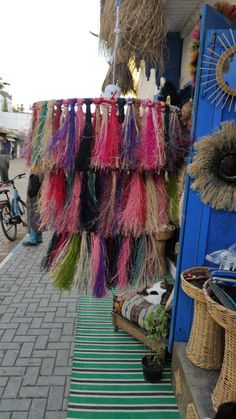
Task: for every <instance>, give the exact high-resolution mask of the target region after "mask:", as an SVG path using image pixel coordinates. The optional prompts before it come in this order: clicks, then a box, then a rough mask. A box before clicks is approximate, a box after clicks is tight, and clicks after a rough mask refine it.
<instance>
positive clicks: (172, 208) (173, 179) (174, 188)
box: [167, 174, 179, 223]
mask: <svg viewBox="0 0 236 419" xmlns="http://www.w3.org/2000/svg"><path fill="white" fill-rule="evenodd" d="M167 194H168V197H169V217H170V219H171V221H172V222H173V223H176V222H177V223H178V220H179V197H178V178H177V176H176V175H172V174H169V175H168V182H167Z"/></svg>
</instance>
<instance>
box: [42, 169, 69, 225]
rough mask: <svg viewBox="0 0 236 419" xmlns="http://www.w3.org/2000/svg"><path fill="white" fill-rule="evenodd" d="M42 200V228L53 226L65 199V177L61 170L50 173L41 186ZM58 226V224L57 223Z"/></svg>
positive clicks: (59, 217) (59, 218)
mask: <svg viewBox="0 0 236 419" xmlns="http://www.w3.org/2000/svg"><path fill="white" fill-rule="evenodd" d="M42 193H43V202H42V205H41V226H42V228H44V227H45V228H48V229H50V228H53V227H54V226H55V224H56V222H57V224H59V223H58V220H61V214H62V212H63V210H64V204H65V201H66V178H65V175H64V173H63V172H62V171H59V172H57V173H53V172H52V173H50V175H49V177H47V178H46V179H45V180H44V182H43V186H42ZM58 227H59V228H60V226H59V225H58Z"/></svg>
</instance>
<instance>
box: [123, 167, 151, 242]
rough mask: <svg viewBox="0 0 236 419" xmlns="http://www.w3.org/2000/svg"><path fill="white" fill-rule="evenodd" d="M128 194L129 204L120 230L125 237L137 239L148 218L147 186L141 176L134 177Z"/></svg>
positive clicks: (134, 175) (124, 211)
mask: <svg viewBox="0 0 236 419" xmlns="http://www.w3.org/2000/svg"><path fill="white" fill-rule="evenodd" d="M127 194H128V197H127V202H126V204H125V206H124V209H123V211H122V214H121V216H120V220H119V229H120V230H121V231H122V232H123V234H124V235H128V234H133V235H134V236H135V237H137V236H139V235H140V234H141V233H142V230H143V227H144V223H145V218H146V197H145V186H144V182H143V179H142V176H141V175H140V174H138V173H134V174H133V175H132V179H131V182H130V184H129V190H127Z"/></svg>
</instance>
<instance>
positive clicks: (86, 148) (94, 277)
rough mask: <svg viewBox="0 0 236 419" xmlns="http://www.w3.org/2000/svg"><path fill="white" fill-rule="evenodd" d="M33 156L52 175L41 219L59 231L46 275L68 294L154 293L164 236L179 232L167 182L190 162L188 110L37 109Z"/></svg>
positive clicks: (119, 104)
mask: <svg viewBox="0 0 236 419" xmlns="http://www.w3.org/2000/svg"><path fill="white" fill-rule="evenodd" d="M27 141H28V142H27V155H28V160H29V159H30V153H31V164H32V166H33V168H34V169H35V168H36V167H37V168H38V170H41V171H43V172H44V181H43V185H42V188H41V200H40V213H41V225H42V227H43V228H44V229H50V230H52V231H54V234H53V237H52V240H51V243H50V246H49V248H48V252H47V255H46V256H45V258H44V261H43V267H44V269H47V270H50V271H51V276H52V278H54V281H55V285H56V286H58V287H60V288H69V287H71V286H72V285H75V286H78V287H79V288H80V290H81V291H82V292H84V293H87V292H89V291H90V292H91V293H92V294H93V295H94V296H95V297H103V296H104V295H105V294H106V293H107V289H109V288H113V287H116V286H117V287H119V288H120V289H122V288H125V287H127V285H128V284H135V285H137V286H141V285H143V284H147V283H148V284H151V283H152V282H154V281H155V280H156V279H157V278H158V275H159V266H160V265H159V257H158V250H157V241H158V234H159V233H162V234H163V232H165V231H168V230H169V229H171V226H170V224H169V216H168V196H167V193H166V181H165V179H166V172H167V171H168V172H171V173H174V172H175V171H176V170H177V168H178V166H179V164H180V162H181V160H183V159H185V157H186V155H187V152H188V145H189V141H188V140H186V136H184V135H183V133H182V126H181V121H180V111H179V109H177V108H175V107H172V106H169V105H166V104H165V103H162V102H151V101H141V102H140V101H135V100H131V99H129V100H128V101H127V102H126V101H125V100H123V99H118V101H116V100H110V101H108V100H103V99H94V100H92V99H84V100H82V99H70V100H66V101H49V102H40V103H36V104H34V108H33V121H32V129H31V131H30V141H29V139H28V140H27Z"/></svg>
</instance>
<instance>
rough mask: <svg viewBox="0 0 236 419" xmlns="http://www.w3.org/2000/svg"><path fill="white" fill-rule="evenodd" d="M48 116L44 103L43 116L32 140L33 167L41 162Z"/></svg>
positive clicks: (41, 115)
mask: <svg viewBox="0 0 236 419" xmlns="http://www.w3.org/2000/svg"><path fill="white" fill-rule="evenodd" d="M46 115H47V102H44V104H43V106H42V110H41V114H40V116H39V119H38V122H37V125H36V127H35V131H34V138H33V140H32V144H34V147H33V150H32V165H33V166H34V165H36V164H37V163H38V162H39V161H40V157H41V156H40V154H41V146H42V144H41V143H42V138H43V135H44V125H45V121H46Z"/></svg>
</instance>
